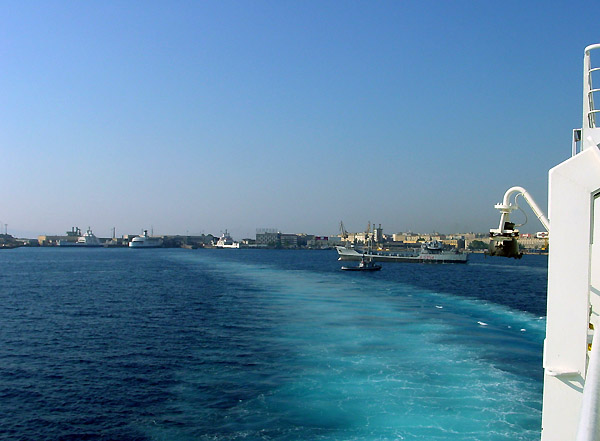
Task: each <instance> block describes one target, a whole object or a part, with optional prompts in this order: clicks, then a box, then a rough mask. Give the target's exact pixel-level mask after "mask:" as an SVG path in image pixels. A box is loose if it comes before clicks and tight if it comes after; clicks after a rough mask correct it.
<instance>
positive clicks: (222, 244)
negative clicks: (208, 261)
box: [215, 230, 240, 248]
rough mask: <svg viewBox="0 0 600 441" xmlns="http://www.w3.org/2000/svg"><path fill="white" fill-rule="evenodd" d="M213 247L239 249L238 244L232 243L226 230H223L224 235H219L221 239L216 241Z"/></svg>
mask: <svg viewBox="0 0 600 441" xmlns="http://www.w3.org/2000/svg"><path fill="white" fill-rule="evenodd" d="M215 246H216V247H217V248H239V247H240V243H239V242H234V240H233V239H232V238H231V236H230V235H229V233H228V232H227V230H225V233H223V234H222V235H221V237H220V238H219V240H217V243H216V245H215Z"/></svg>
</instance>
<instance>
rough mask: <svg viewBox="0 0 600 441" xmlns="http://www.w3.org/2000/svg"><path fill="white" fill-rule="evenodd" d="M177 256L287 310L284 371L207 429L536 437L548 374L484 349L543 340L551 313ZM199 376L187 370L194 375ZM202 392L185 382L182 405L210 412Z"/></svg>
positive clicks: (520, 347) (281, 327) (345, 435)
mask: <svg viewBox="0 0 600 441" xmlns="http://www.w3.org/2000/svg"><path fill="white" fill-rule="evenodd" d="M177 258H179V259H183V260H186V261H188V262H190V263H198V262H201V263H203V268H204V270H208V271H211V272H213V273H215V274H216V275H218V276H222V277H227V278H229V279H231V280H240V281H244V283H249V284H252V285H253V286H257V287H262V291H261V292H260V294H259V295H260V296H261V300H262V301H264V302H267V303H269V304H271V305H274V306H277V311H278V313H279V314H282V318H283V319H282V320H281V322H280V323H279V324H278V325H277V326H276V328H275V331H274V332H275V335H273V344H275V345H280V346H281V347H282V348H285V349H286V354H287V355H286V359H285V360H283V361H282V364H281V366H280V368H281V370H282V375H281V377H280V378H279V379H278V380H277V381H273V382H272V383H270V384H271V386H270V387H269V388H267V390H266V392H265V393H262V394H260V395H259V396H256V397H252V398H250V399H248V400H246V401H240V402H239V405H237V406H235V407H233V408H230V409H227V410H226V412H227V415H226V418H225V419H224V420H223V421H225V420H228V421H230V423H229V424H231V426H230V427H227V428H224V429H223V432H222V434H221V435H219V433H218V431H217V433H216V434H214V437H213V438H211V439H244V438H246V437H247V438H250V439H255V438H256V437H258V436H259V435H260V434H261V433H262V434H263V435H264V437H265V439H357V440H358V439H360V440H371V439H372V440H383V439H406V440H409V439H412V440H442V439H443V440H454V439H456V440H478V441H481V440H534V439H536V440H537V439H539V435H540V415H541V414H540V408H541V383H540V382H539V380H537V379H532V378H530V377H529V376H528V373H527V372H524V373H523V375H521V374H519V373H518V372H512V371H509V370H507V369H503V368H502V366H501V363H498V362H495V361H494V360H492V359H490V358H489V357H485V356H483V353H484V352H485V351H486V350H489V349H490V348H494V350H501V351H506V353H508V354H510V353H512V352H514V351H521V352H522V353H524V354H528V353H529V352H531V351H535V350H536V348H537V349H540V350H541V341H542V338H543V329H544V320H539V319H538V318H537V317H533V316H532V315H530V314H527V313H523V312H520V311H514V310H511V309H510V308H507V307H504V306H499V305H494V304H490V303H487V302H483V301H477V300H471V299H464V298H457V297H455V296H451V295H448V294H444V293H439V292H438V293H434V292H427V291H424V290H420V289H417V288H415V287H412V286H407V285H399V284H395V283H392V282H388V281H381V280H377V279H363V280H361V281H360V282H357V280H349V279H348V278H344V277H341V276H339V275H337V274H327V273H313V272H309V271H301V270H296V271H286V270H281V269H277V268H274V267H269V266H268V265H264V264H261V265H253V264H250V263H240V262H231V261H219V260H218V257H214V256H206V255H201V254H200V253H197V254H188V255H185V257H180V256H178V257H177ZM432 306H433V307H432ZM484 320H485V321H484ZM478 329H479V331H478ZM525 329H527V330H530V332H527V333H525V332H524V331H525ZM525 334H527V335H525ZM485 348H487V349H485ZM290 354H291V355H290ZM199 369H201V367H199ZM539 369H540V370H541V366H540V367H539ZM196 375H202V373H199V372H193V371H192V372H190V371H185V372H181V373H180V376H181V378H182V379H183V381H184V382H186V381H187V382H188V384H192V385H193V384H194V380H193V378H194V377H195V376H196ZM235 380H236V379H232V381H235ZM194 394H195V393H194V390H193V388H190V387H186V386H183V387H182V389H181V390H178V391H177V395H178V396H179V398H180V402H179V403H178V404H177V407H178V409H179V411H181V412H183V414H186V415H189V418H193V417H197V418H202V417H203V416H205V413H202V412H201V413H198V412H199V411H198V409H196V408H195V406H197V405H198V404H197V402H196V398H195V395H194ZM261 431H263V432H261ZM151 433H152V436H153V437H155V438H157V439H159V438H161V437H163V436H165V435H166V432H161V431H160V430H159V431H156V430H152V432H151ZM180 435H181V434H180ZM169 436H172V438H171V439H178V437H177V434H176V433H173V432H172V429H169ZM197 438H199V439H204V438H201V437H197ZM206 439H208V438H206Z"/></svg>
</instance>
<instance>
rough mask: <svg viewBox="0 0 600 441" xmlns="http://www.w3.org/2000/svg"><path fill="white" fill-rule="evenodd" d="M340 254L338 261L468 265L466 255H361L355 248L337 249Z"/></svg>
mask: <svg viewBox="0 0 600 441" xmlns="http://www.w3.org/2000/svg"><path fill="white" fill-rule="evenodd" d="M335 248H336V250H337V252H338V255H339V257H338V260H342V261H360V260H362V259H363V257H367V258H369V259H371V260H373V261H375V262H398V263H403V262H409V263H467V256H468V255H467V254H466V253H455V252H441V253H435V254H433V253H425V252H415V253H392V252H383V251H370V252H365V253H362V252H361V253H359V252H358V251H356V250H355V249H353V248H346V247H340V246H338V247H335Z"/></svg>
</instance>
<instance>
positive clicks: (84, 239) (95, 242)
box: [58, 227, 102, 248]
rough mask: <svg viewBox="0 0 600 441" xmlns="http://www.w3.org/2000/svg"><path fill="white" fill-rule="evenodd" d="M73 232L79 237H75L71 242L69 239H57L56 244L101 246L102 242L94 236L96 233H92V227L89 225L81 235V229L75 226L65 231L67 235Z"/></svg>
mask: <svg viewBox="0 0 600 441" xmlns="http://www.w3.org/2000/svg"><path fill="white" fill-rule="evenodd" d="M73 233H76V234H77V235H79V237H78V238H77V241H75V242H72V241H69V240H59V241H58V246H59V247H88V248H89V247H101V246H102V242H100V239H98V238H97V237H96V235H95V234H94V233H92V229H91V228H90V227H88V229H87V231H86V232H85V234H83V235H81V231H80V230H79V228H77V229H75V228H73V230H72V231H69V232H67V235H68V236H72V235H73Z"/></svg>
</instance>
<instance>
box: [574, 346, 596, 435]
mask: <svg viewBox="0 0 600 441" xmlns="http://www.w3.org/2000/svg"><path fill="white" fill-rule="evenodd" d="M576 439H577V441H599V440H600V341H598V342H596V341H595V338H594V341H593V342H592V350H591V351H590V360H589V364H588V369H587V375H586V377H585V386H584V388H583V399H582V402H581V417H580V419H579V426H578V428H577V438H576Z"/></svg>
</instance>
